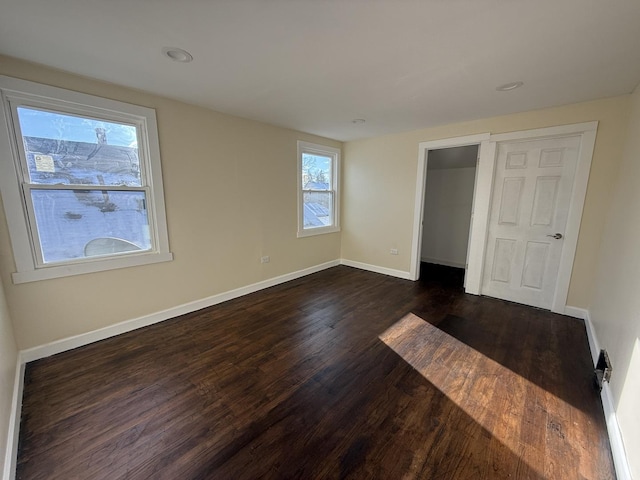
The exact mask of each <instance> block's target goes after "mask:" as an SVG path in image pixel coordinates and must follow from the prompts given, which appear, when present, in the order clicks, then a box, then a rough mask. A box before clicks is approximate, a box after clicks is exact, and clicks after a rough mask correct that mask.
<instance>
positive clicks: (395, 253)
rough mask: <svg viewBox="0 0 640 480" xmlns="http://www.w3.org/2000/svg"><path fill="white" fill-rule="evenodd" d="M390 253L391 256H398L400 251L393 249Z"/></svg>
mask: <svg viewBox="0 0 640 480" xmlns="http://www.w3.org/2000/svg"><path fill="white" fill-rule="evenodd" d="M389 253H390V254H391V255H397V254H398V249H397V248H392V249H391V250H390V251H389Z"/></svg>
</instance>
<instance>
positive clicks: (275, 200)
mask: <svg viewBox="0 0 640 480" xmlns="http://www.w3.org/2000/svg"><path fill="white" fill-rule="evenodd" d="M0 74H3V75H9V76H14V77H17V78H22V79H26V80H31V81H36V82H40V83H45V84H48V85H53V86H57V87H62V88H67V89H70V90H75V91H79V92H84V93H89V94H93V95H98V96H102V97H107V98H112V99H115V100H120V101H124V102H129V103H134V104H138V105H143V106H146V107H151V108H154V109H156V114H157V119H158V129H159V135H160V150H161V155H162V169H163V179H164V187H165V201H166V207H167V220H168V228H169V241H170V246H171V251H172V252H173V253H174V256H175V260H174V261H173V262H168V263H161V264H155V265H147V266H142V267H132V268H127V269H121V270H112V271H108V272H100V273H94V274H87V275H79V276H74V277H68V278H63V279H55V280H45V281H39V282H33V283H27V284H20V285H13V284H12V282H11V277H10V275H11V272H14V271H15V267H14V264H13V257H12V253H11V248H10V242H9V237H8V233H7V227H6V220H5V218H4V211H2V212H0V277H1V278H2V280H3V281H4V284H5V290H6V296H7V302H8V304H9V307H10V312H11V317H12V320H13V323H14V330H15V335H16V340H17V342H18V345H19V347H20V348H21V349H24V348H29V347H33V346H37V345H42V344H44V343H47V342H51V341H54V340H57V339H61V338H65V337H69V336H72V335H77V334H81V333H85V332H89V331H92V330H95V329H98V328H101V327H105V326H108V325H112V324H114V323H118V322H121V321H124V320H129V319H133V318H136V317H139V316H142V315H146V314H151V313H154V312H157V311H160V310H163V309H167V308H171V307H174V306H177V305H180V304H183V303H186V302H190V301H193V300H198V299H202V298H206V297H208V296H211V295H214V294H217V293H221V292H225V291H228V290H231V289H234V288H238V287H241V286H246V285H250V284H252V283H255V282H259V281H261V280H265V279H268V278H272V277H276V276H278V275H283V274H286V273H290V272H294V271H297V270H301V269H304V268H307V267H310V266H314V265H318V264H321V263H323V262H327V261H330V260H335V259H338V258H339V257H340V234H339V233H335V234H327V235H320V236H316V237H308V238H303V239H298V238H297V237H296V232H297V223H296V222H297V213H296V212H297V204H296V201H297V196H296V188H297V183H296V180H297V179H296V176H297V165H296V155H297V153H296V152H297V150H296V148H297V145H296V142H297V140H298V139H301V140H306V141H311V142H318V143H323V144H325V145H329V146H333V147H338V148H339V147H341V143H340V142H336V141H332V140H327V139H321V138H318V137H314V136H312V135H307V134H302V133H299V132H295V131H293V130H287V129H283V128H278V127H274V126H270V125H266V124H263V123H258V122H253V121H250V120H244V119H240V118H236V117H232V116H229V115H224V114H221V113H217V112H214V111H211V110H207V109H204V108H199V107H196V106H192V105H187V104H184V103H180V102H177V101H173V100H169V99H166V98H161V97H157V96H153V95H150V94H146V93H143V92H137V91H133V90H130V89H125V88H122V87H118V86H115V85H110V84H106V83H102V82H98V81H94V80H90V79H86V78H83V77H78V76H74V75H70V74H67V73H64V72H60V71H56V70H51V69H48V68H44V67H41V66H37V65H33V64H29V63H26V62H22V61H19V60H16V59H11V58H7V57H0ZM179 87H180V86H179V85H176V88H179ZM262 255H269V256H270V257H271V262H270V263H268V264H260V256H262Z"/></svg>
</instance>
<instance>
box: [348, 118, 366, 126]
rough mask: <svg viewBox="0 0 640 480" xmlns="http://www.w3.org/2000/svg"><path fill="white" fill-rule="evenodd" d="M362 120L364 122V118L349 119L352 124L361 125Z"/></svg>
mask: <svg viewBox="0 0 640 480" xmlns="http://www.w3.org/2000/svg"><path fill="white" fill-rule="evenodd" d="M364 122H366V120H365V119H364V118H354V119H353V120H351V123H353V124H354V125H362V124H363V123H364Z"/></svg>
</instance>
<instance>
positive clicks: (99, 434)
mask: <svg viewBox="0 0 640 480" xmlns="http://www.w3.org/2000/svg"><path fill="white" fill-rule="evenodd" d="M461 281H462V278H461V276H460V274H459V273H457V272H456V271H455V270H452V269H447V268H445V267H438V266H425V267H424V270H423V279H422V280H421V281H419V282H409V281H405V280H400V279H396V278H392V277H388V276H384V275H379V274H375V273H369V272H363V271H359V270H356V269H353V268H349V267H345V266H340V267H335V268H332V269H329V270H325V271H323V272H320V273H317V274H314V275H310V276H308V277H305V278H301V279H298V280H295V281H292V282H288V283H286V284H282V285H279V286H277V287H273V288H270V289H268V290H264V291H261V292H258V293H255V294H251V295H248V296H245V297H242V298H239V299H236V300H232V301H229V302H226V303H224V304H221V305H217V306H215V307H211V308H208V309H205V310H201V311H199V312H195V313H192V314H188V315H184V316H182V317H179V318H175V319H172V320H169V321H166V322H163V323H160V324H156V325H152V326H150V327H146V328H144V329H140V330H137V331H134V332H130V333H127V334H124V335H120V336H118V337H115V338H111V339H108V340H104V341H101V342H98V343H95V344H92V345H88V346H86V347H82V348H79V349H76V350H73V351H70V352H65V353H62V354H59V355H56V356H53V357H50V358H46V359H42V360H38V361H36V362H32V363H30V364H28V365H27V369H26V378H25V390H24V402H23V407H22V423H21V431H20V445H19V454H18V475H17V477H18V478H19V479H65V480H69V479H92V480H98V479H109V480H112V479H125V478H126V479H170V480H178V479H179V480H191V479H258V478H265V479H305V480H306V479H325V478H326V479H334V478H335V479H337V478H349V479H385V480H392V479H406V480H408V479H442V480H451V479H502V478H504V479H507V478H509V479H520V478H522V479H542V478H549V479H597V480H602V479H610V478H615V474H614V470H613V464H612V457H611V452H610V447H609V441H608V438H607V433H606V425H605V421H604V415H603V411H602V405H601V403H600V398H599V394H598V393H597V391H596V390H595V389H594V386H593V366H592V364H591V357H590V354H589V350H588V344H587V337H586V331H585V327H584V323H583V322H582V321H580V320H576V319H573V318H569V317H564V316H560V315H555V314H552V313H549V312H545V311H542V310H538V309H533V308H528V307H524V306H521V305H516V304H512V303H508V302H503V301H500V300H495V299H490V298H482V297H476V296H472V295H466V294H464V293H463V291H462V288H461Z"/></svg>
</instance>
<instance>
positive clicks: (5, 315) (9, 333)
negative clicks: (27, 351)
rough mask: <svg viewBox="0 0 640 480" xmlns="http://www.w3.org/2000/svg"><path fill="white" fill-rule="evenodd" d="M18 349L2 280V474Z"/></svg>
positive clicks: (0, 441)
mask: <svg viewBox="0 0 640 480" xmlns="http://www.w3.org/2000/svg"><path fill="white" fill-rule="evenodd" d="M17 360H18V349H17V346H16V341H15V338H14V336H13V326H12V324H11V320H10V319H9V310H8V308H7V302H6V300H5V296H4V287H3V286H2V281H1V280H0V475H2V472H4V469H5V458H6V453H5V452H6V449H7V439H8V434H9V418H10V413H11V400H12V397H13V385H14V381H15V376H16V363H17Z"/></svg>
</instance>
